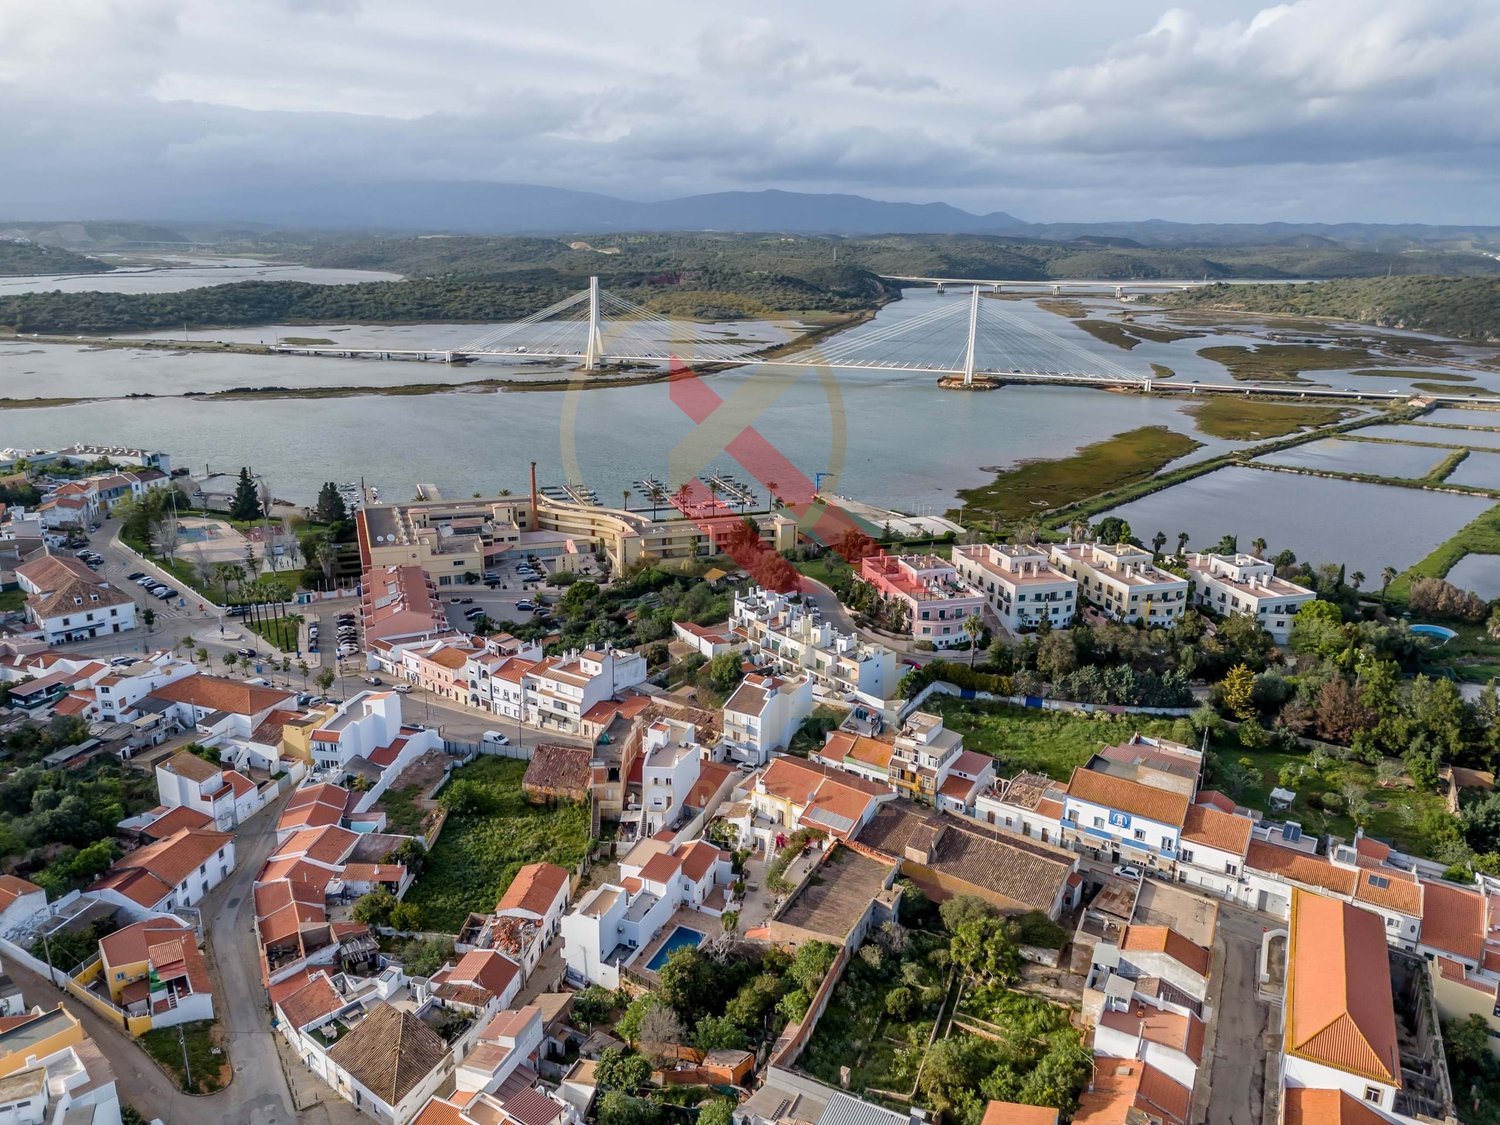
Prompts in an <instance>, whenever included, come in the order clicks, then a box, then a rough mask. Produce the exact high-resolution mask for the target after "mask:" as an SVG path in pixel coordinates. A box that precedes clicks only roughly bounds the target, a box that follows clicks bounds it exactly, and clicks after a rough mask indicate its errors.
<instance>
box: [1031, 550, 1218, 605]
mask: <svg viewBox="0 0 1500 1125" xmlns="http://www.w3.org/2000/svg"><path fill="white" fill-rule="evenodd" d="M1049 561H1050V562H1051V563H1052V565H1053V566H1054V567H1056V568H1057V569H1058V570H1060V571H1062V572H1063V573H1064V574H1066V575H1068V576H1069V577H1070V578H1074V579H1077V581H1078V596H1079V597H1080V598H1081V599H1083V600H1084V601H1086V602H1088V603H1089V604H1090V605H1091V606H1093V607H1094V608H1095V609H1097V610H1099V611H1100V612H1101V613H1103V614H1104V615H1105V616H1107V617H1111V618H1113V619H1114V620H1116V621H1144V622H1146V623H1147V624H1149V625H1170V624H1171V623H1172V622H1174V621H1176V620H1177V619H1178V618H1179V617H1181V616H1182V613H1183V610H1185V609H1186V608H1187V597H1188V580H1187V579H1186V578H1178V577H1177V575H1175V574H1171V573H1169V572H1167V571H1165V570H1162V569H1161V568H1159V567H1158V566H1156V565H1155V563H1153V562H1152V556H1151V552H1150V551H1146V550H1142V549H1141V548H1140V547H1133V546H1130V545H1129V544H1121V545H1120V546H1117V547H1105V546H1102V545H1100V544H1098V543H1057V544H1054V545H1053V547H1052V554H1051V557H1050V560H1049Z"/></svg>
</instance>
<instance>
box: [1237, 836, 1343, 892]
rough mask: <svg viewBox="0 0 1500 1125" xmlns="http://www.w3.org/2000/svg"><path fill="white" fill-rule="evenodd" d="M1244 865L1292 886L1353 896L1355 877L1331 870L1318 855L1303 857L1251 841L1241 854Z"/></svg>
mask: <svg viewBox="0 0 1500 1125" xmlns="http://www.w3.org/2000/svg"><path fill="white" fill-rule="evenodd" d="M1245 864H1246V866H1247V867H1250V868H1251V869H1253V870H1255V871H1264V872H1267V873H1269V874H1272V875H1279V876H1280V877H1281V878H1283V879H1286V880H1288V881H1290V882H1294V883H1302V884H1305V885H1307V886H1309V887H1320V888H1322V889H1323V890H1325V891H1331V892H1333V893H1334V894H1337V895H1344V896H1346V897H1350V898H1352V897H1353V896H1354V883H1355V874H1354V872H1353V871H1350V870H1348V869H1347V868H1343V867H1335V866H1334V865H1333V864H1331V863H1329V862H1328V861H1327V860H1326V859H1323V858H1321V857H1320V856H1315V855H1307V854H1306V853H1305V852H1299V851H1296V850H1294V849H1292V848H1283V847H1282V846H1281V845H1280V844H1272V843H1268V842H1267V841H1265V840H1251V841H1250V847H1249V849H1248V850H1247V851H1246V853H1245Z"/></svg>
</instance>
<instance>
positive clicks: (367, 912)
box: [350, 891, 398, 926]
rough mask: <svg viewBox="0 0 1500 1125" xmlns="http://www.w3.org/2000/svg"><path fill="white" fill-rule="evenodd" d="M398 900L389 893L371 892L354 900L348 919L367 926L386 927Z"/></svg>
mask: <svg viewBox="0 0 1500 1125" xmlns="http://www.w3.org/2000/svg"><path fill="white" fill-rule="evenodd" d="M397 905H398V900H397V898H396V896H395V895H393V894H391V892H390V891H371V892H370V893H369V894H364V895H360V896H359V898H357V899H355V900H354V907H353V909H352V910H351V911H350V917H352V918H353V919H354V920H355V921H356V922H363V923H364V924H365V925H368V926H388V925H390V923H391V911H393V910H394V909H395V908H396V906H397Z"/></svg>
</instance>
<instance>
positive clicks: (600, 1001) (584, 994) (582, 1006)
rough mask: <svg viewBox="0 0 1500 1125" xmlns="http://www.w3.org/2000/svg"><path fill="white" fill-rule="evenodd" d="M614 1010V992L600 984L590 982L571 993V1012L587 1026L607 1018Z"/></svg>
mask: <svg viewBox="0 0 1500 1125" xmlns="http://www.w3.org/2000/svg"><path fill="white" fill-rule="evenodd" d="M614 1010H615V994H614V993H613V992H611V991H610V990H609V989H607V988H604V987H602V986H600V985H597V984H591V985H589V986H588V987H587V988H585V989H583V991H581V992H575V993H574V994H573V1014H574V1015H575V1016H577V1017H578V1019H580V1020H581V1021H583V1023H584V1024H586V1025H587V1026H589V1027H593V1026H594V1025H595V1024H596V1023H602V1022H603V1021H604V1020H606V1019H608V1018H609V1014H610V1013H611V1012H613V1011H614Z"/></svg>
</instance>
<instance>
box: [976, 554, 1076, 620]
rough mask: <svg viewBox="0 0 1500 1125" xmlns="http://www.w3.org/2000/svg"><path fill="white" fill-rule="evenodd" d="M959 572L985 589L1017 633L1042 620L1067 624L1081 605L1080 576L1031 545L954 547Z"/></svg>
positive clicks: (996, 612)
mask: <svg viewBox="0 0 1500 1125" xmlns="http://www.w3.org/2000/svg"><path fill="white" fill-rule="evenodd" d="M953 565H954V566H955V567H957V568H958V575H959V577H960V578H962V579H963V580H964V581H965V582H967V583H968V584H969V585H970V586H972V587H973V588H974V589H976V590H978V591H979V592H981V593H982V594H983V595H984V599H985V603H986V604H987V605H988V606H989V608H990V612H991V613H993V614H994V615H995V616H996V617H997V618H999V620H1000V624H1002V625H1004V626H1005V628H1006V629H1008V630H1009V631H1010V632H1012V633H1016V632H1019V631H1020V630H1022V629H1026V628H1034V627H1036V626H1037V625H1039V624H1040V623H1041V622H1042V621H1047V622H1048V623H1049V624H1051V625H1053V626H1066V625H1068V624H1070V623H1071V622H1072V620H1073V615H1074V614H1075V613H1077V611H1078V581H1077V579H1075V578H1072V577H1070V576H1069V575H1068V574H1066V573H1064V572H1063V571H1061V570H1059V569H1058V568H1057V567H1055V566H1053V565H1052V564H1051V563H1050V562H1049V561H1048V560H1047V554H1046V552H1044V551H1042V550H1040V549H1038V548H1036V547H1030V546H1022V545H1014V546H1013V545H1009V544H997V543H975V544H972V545H969V546H957V547H954V548H953Z"/></svg>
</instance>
